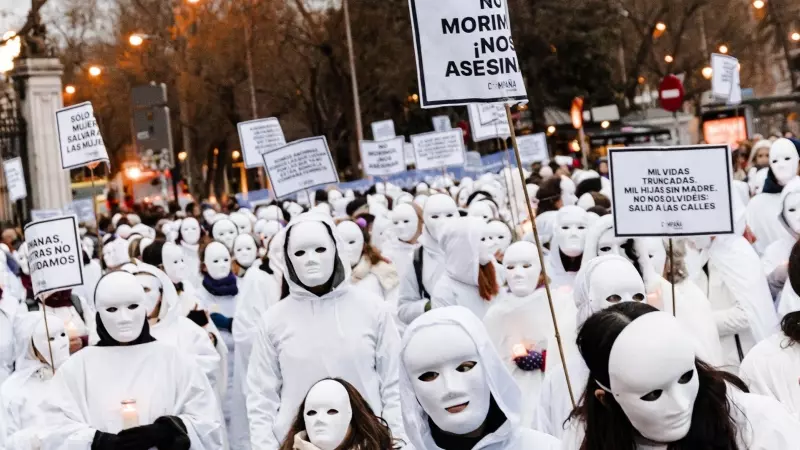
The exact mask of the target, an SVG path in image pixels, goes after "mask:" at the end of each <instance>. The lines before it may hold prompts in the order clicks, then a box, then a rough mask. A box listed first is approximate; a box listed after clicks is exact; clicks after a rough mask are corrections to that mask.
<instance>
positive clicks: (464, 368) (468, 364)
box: [456, 361, 478, 373]
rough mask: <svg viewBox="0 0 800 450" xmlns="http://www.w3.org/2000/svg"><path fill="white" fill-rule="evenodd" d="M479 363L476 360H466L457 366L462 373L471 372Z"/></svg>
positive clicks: (457, 369)
mask: <svg viewBox="0 0 800 450" xmlns="http://www.w3.org/2000/svg"><path fill="white" fill-rule="evenodd" d="M477 365H478V363H477V362H475V361H464V362H463V363H461V364H459V366H458V367H456V371H457V372H462V373H464V372H469V371H470V370H472V369H473V368H474V367H475V366H477Z"/></svg>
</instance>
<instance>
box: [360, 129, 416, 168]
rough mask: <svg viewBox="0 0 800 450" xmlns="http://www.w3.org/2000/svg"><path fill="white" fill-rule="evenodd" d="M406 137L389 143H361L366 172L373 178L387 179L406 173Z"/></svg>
mask: <svg viewBox="0 0 800 450" xmlns="http://www.w3.org/2000/svg"><path fill="white" fill-rule="evenodd" d="M405 142H406V140H405V138H404V137H402V136H400V137H396V138H394V139H391V140H388V141H379V142H374V141H361V145H360V147H361V161H362V162H363V164H364V172H365V173H366V174H367V175H369V176H371V177H387V176H389V175H394V174H396V173H400V172H405V170H406V160H405V154H404V153H403V144H405Z"/></svg>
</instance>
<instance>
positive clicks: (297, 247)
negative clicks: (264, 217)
mask: <svg viewBox="0 0 800 450" xmlns="http://www.w3.org/2000/svg"><path fill="white" fill-rule="evenodd" d="M287 250H288V255H287V256H288V257H289V262H290V263H291V264H292V267H293V268H294V271H295V273H296V274H297V278H299V279H300V282H301V283H303V284H304V285H306V286H308V287H316V286H320V285H322V284H325V283H326V282H327V281H328V280H329V279H330V278H331V275H333V269H334V264H335V259H336V247H335V246H334V243H333V239H332V238H331V236H330V233H329V232H328V229H327V228H326V227H325V225H324V224H323V223H322V222H315V221H308V222H302V223H298V224H297V225H294V226H293V227H292V229H291V230H290V235H289V244H288V246H287Z"/></svg>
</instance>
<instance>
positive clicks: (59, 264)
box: [25, 216, 83, 296]
mask: <svg viewBox="0 0 800 450" xmlns="http://www.w3.org/2000/svg"><path fill="white" fill-rule="evenodd" d="M25 242H26V243H27V244H28V265H29V266H30V270H31V284H32V285H33V295H34V296H36V295H39V294H44V293H47V292H53V291H60V290H63V289H68V288H71V287H75V286H80V285H82V284H83V258H82V255H81V245H80V241H79V239H78V224H77V219H76V218H75V216H64V217H57V218H53V219H47V220H43V221H40V222H32V223H29V224H28V225H27V226H26V227H25Z"/></svg>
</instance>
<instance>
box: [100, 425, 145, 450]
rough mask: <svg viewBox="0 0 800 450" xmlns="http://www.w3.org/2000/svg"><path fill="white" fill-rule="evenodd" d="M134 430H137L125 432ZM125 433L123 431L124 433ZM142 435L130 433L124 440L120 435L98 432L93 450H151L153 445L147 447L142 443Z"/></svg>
mask: <svg viewBox="0 0 800 450" xmlns="http://www.w3.org/2000/svg"><path fill="white" fill-rule="evenodd" d="M137 428H142V427H137ZM133 430H135V428H132V429H131V430H125V431H133ZM125 431H123V433H124V432H125ZM140 435H141V433H140V432H133V433H130V435H129V436H128V437H126V438H122V437H120V435H118V434H111V433H104V432H102V431H96V432H95V433H94V439H93V440H92V447H91V450H149V449H150V448H151V447H152V445H146V444H143V443H142V442H140V440H139V439H138V436H140Z"/></svg>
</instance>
